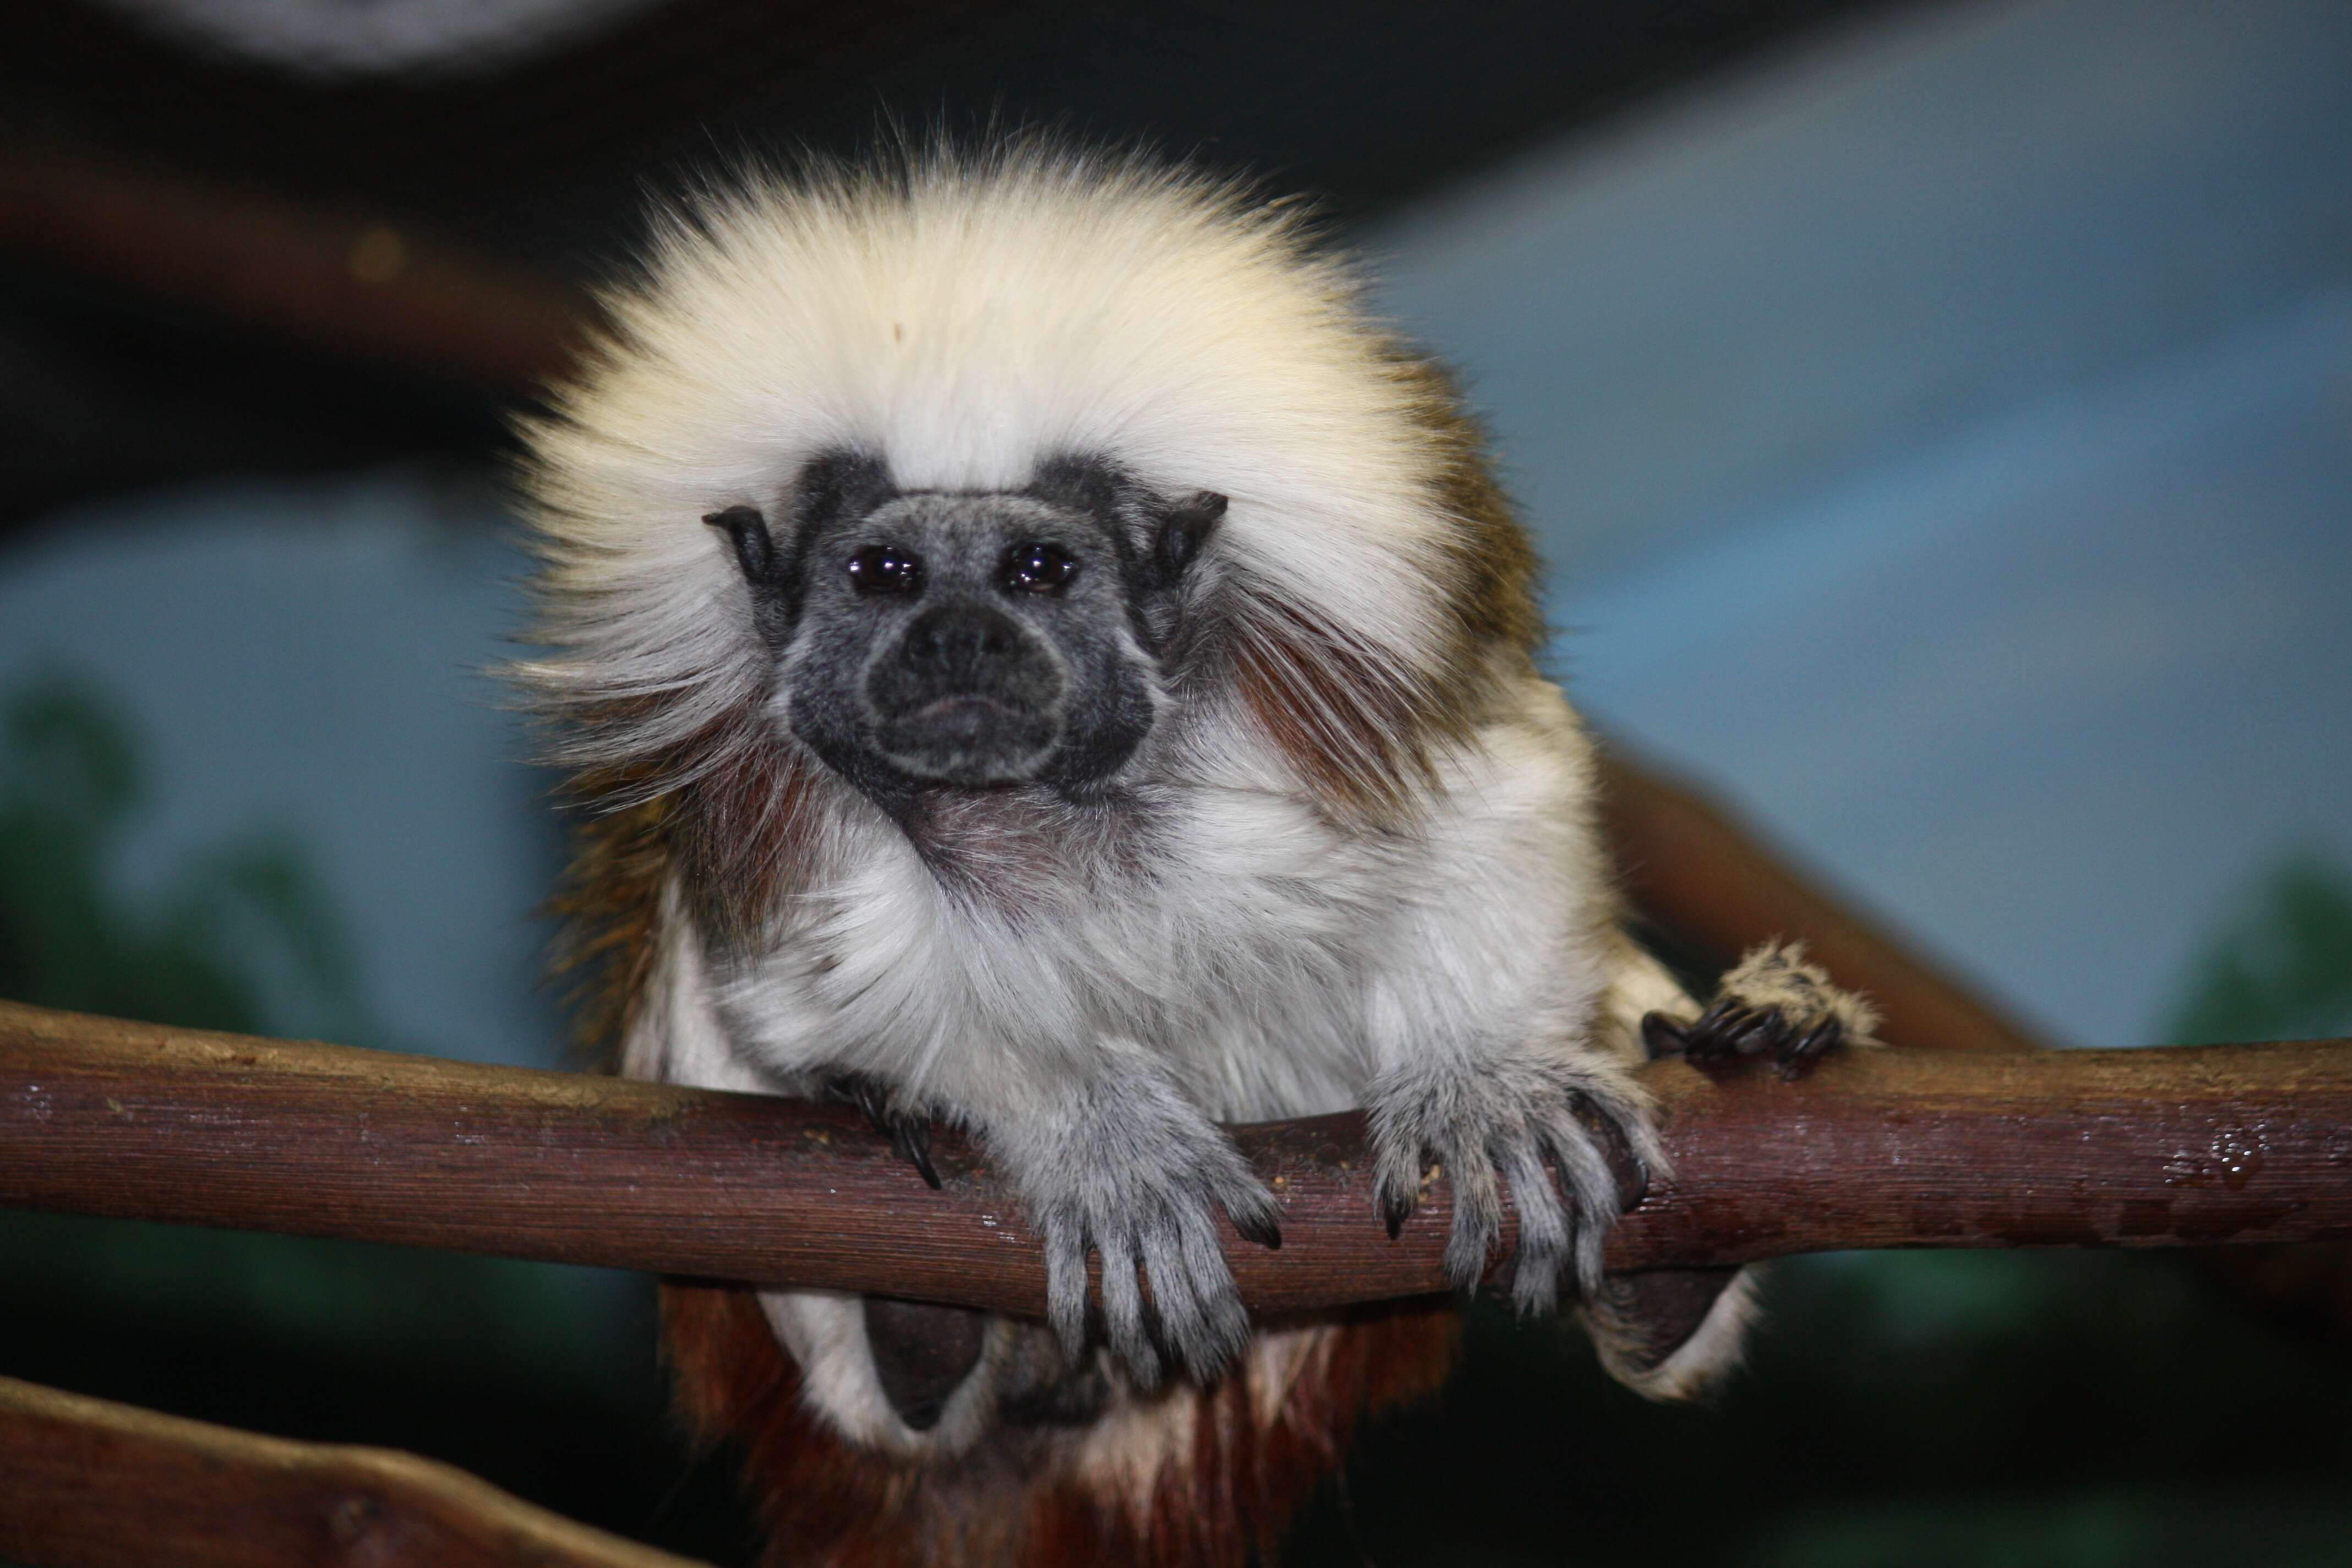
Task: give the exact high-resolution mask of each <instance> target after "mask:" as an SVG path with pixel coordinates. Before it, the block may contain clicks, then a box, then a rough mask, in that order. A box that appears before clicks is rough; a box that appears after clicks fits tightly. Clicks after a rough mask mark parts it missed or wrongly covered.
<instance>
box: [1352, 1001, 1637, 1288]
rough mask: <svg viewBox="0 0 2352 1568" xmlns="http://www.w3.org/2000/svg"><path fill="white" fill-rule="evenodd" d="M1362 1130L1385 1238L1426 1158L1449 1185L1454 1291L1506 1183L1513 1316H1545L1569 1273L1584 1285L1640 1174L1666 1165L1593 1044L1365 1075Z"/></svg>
mask: <svg viewBox="0 0 2352 1568" xmlns="http://www.w3.org/2000/svg"><path fill="white" fill-rule="evenodd" d="M1371 1127H1372V1152H1373V1160H1374V1163H1375V1164H1376V1167H1377V1171H1378V1174H1377V1176H1376V1178H1375V1181H1374V1184H1373V1191H1374V1195H1375V1196H1376V1197H1377V1199H1378V1201H1379V1203H1380V1206H1381V1214H1382V1215H1384V1216H1385V1217H1386V1218H1387V1220H1388V1224H1389V1234H1390V1235H1391V1236H1394V1235H1396V1234H1397V1233H1398V1231H1399V1230H1400V1229H1401V1228H1402V1226H1403V1225H1404V1222H1405V1219H1406V1217H1407V1216H1408V1215H1411V1214H1412V1210H1413V1206H1414V1205H1415V1204H1416V1203H1417V1202H1418V1201H1419V1198H1420V1193H1421V1185H1422V1178H1423V1173H1424V1172H1426V1171H1428V1170H1429V1168H1430V1166H1431V1164H1432V1163H1435V1165H1436V1166H1437V1167H1438V1168H1439V1169H1441V1170H1442V1171H1443V1172H1444V1176H1445V1179H1446V1181H1447V1182H1448V1183H1449V1184H1451V1185H1452V1187H1453V1190H1454V1230H1453V1234H1452V1235H1451V1236H1450V1237H1447V1240H1446V1244H1445V1271H1446V1273H1447V1274H1448V1275H1449V1276H1450V1277H1451V1278H1452V1279H1453V1280H1454V1284H1455V1285H1456V1286H1458V1287H1460V1288H1461V1289H1465V1290H1467V1289H1475V1287H1476V1285H1477V1283H1478V1280H1479V1279H1480V1277H1481V1276H1482V1275H1484V1274H1485V1273H1486V1260H1487V1258H1488V1256H1489V1255H1490V1254H1491V1253H1492V1252H1493V1251H1494V1248H1495V1243H1496V1237H1497V1236H1498V1235H1499V1234H1500V1232H1501V1229H1502V1223H1503V1194H1502V1183H1503V1181H1504V1180H1505V1179H1507V1180H1508V1181H1509V1182H1510V1184H1511V1194H1512V1196H1513V1198H1514V1199H1515V1200H1516V1202H1517V1207H1518V1211H1519V1246H1518V1253H1517V1258H1516V1260H1515V1261H1514V1263H1513V1266H1512V1270H1511V1281H1510V1291H1511V1300H1512V1301H1513V1303H1514V1304H1515V1305H1516V1306H1517V1308H1518V1310H1520V1311H1521V1312H1522V1313H1528V1312H1545V1311H1549V1310H1551V1309H1552V1308H1553V1306H1554V1305H1555V1304H1556V1303H1557V1301H1558V1300H1559V1284H1560V1277H1561V1275H1562V1274H1563V1273H1566V1272H1568V1271H1569V1270H1570V1269H1573V1270H1574V1281H1575V1285H1576V1288H1577V1289H1578V1290H1579V1291H1580V1292H1581V1293H1583V1294H1585V1295H1590V1294H1591V1292H1592V1290H1593V1289H1594V1288H1595V1287H1597V1286H1598V1285H1599V1284H1600V1282H1601V1243H1602V1242H1603V1241H1604V1240H1606V1239H1607V1237H1608V1234H1609V1227H1610V1226H1612V1225H1613V1224H1614V1223H1616V1219H1617V1216H1618V1215H1619V1214H1620V1213H1622V1211H1623V1210H1625V1209H1627V1208H1630V1207H1632V1206H1633V1205H1635V1204H1637V1203H1639V1202H1641V1201H1642V1194H1643V1192H1644V1191H1645V1190H1646V1189H1647V1187H1648V1184H1649V1175H1650V1173H1652V1172H1654V1171H1655V1172H1663V1171H1664V1170H1665V1168H1666V1158H1665V1151H1664V1148H1663V1147H1662V1146H1661V1145H1660V1143H1659V1142H1658V1135H1657V1131H1656V1130H1655V1129H1654V1127H1653V1126H1652V1125H1651V1121H1650V1115H1649V1109H1648V1106H1647V1103H1646V1102H1645V1101H1644V1100H1643V1097H1642V1094H1641V1091H1640V1090H1639V1089H1636V1088H1635V1087H1634V1086H1633V1081H1632V1080H1631V1079H1629V1078H1628V1077H1627V1076H1626V1075H1625V1071H1624V1069H1623V1068H1622V1067H1621V1066H1620V1065H1619V1064H1618V1063H1617V1062H1615V1061H1614V1060H1612V1059H1611V1058H1607V1057H1605V1056H1602V1055H1601V1054H1600V1053H1598V1052H1589V1051H1577V1050H1551V1051H1542V1050H1537V1049H1532V1048H1531V1049H1527V1050H1523V1051H1519V1052H1515V1053H1513V1054H1511V1055H1509V1056H1506V1057H1505V1058H1502V1059H1501V1060H1499V1061H1496V1060H1490V1059H1474V1058H1448V1059H1437V1060H1431V1059H1419V1060H1413V1061H1408V1062H1403V1063H1401V1064H1399V1065H1398V1066H1396V1067H1393V1068H1389V1069H1388V1070H1387V1071H1385V1072H1383V1073H1382V1074H1381V1076H1380V1077H1379V1078H1378V1079H1375V1080H1374V1081H1373V1084H1372V1089H1371ZM1547 1159H1549V1160H1550V1161H1551V1162H1552V1163H1553V1165H1554V1166H1555V1167H1556V1168H1557V1169H1558V1171H1559V1184H1558V1185H1557V1186H1555V1185H1554V1184H1553V1183H1552V1180H1551V1178H1550V1177H1549V1176H1548V1175H1547V1174H1546V1173H1545V1172H1544V1162H1545V1161H1546V1160H1547Z"/></svg>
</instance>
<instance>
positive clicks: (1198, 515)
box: [1152, 490, 1230, 586]
mask: <svg viewBox="0 0 2352 1568" xmlns="http://www.w3.org/2000/svg"><path fill="white" fill-rule="evenodd" d="M1229 504H1230V503H1229V502H1228V501H1227V500H1225V498H1224V497H1223V496H1221V495H1219V494H1218V493H1217V492H1216V491H1214V490H1195V491H1194V492H1193V493H1192V495H1191V496H1190V497H1189V498H1187V499H1186V500H1182V501H1181V502H1179V503H1178V504H1177V506H1176V508H1175V510H1172V511H1171V512H1170V513H1169V514H1168V519H1167V521H1165V522H1163V523H1161V524H1160V542H1159V543H1158V544H1157V545H1156V546H1154V547H1153V552H1152V553H1153V554H1154V555H1155V556H1156V557H1157V558H1158V559H1157V562H1156V564H1157V565H1158V566H1159V568H1160V582H1161V584H1163V585H1167V586H1173V585H1174V584H1175V582H1176V580H1177V579H1178V578H1180V577H1181V576H1183V575H1184V569H1185V568H1186V567H1187V566H1190V565H1191V564H1192V562H1193V560H1194V558H1195V557H1197V556H1198V555H1199V554H1200V553H1201V546H1202V545H1203V544H1206V543H1207V542H1209V535H1211V534H1212V533H1214V532H1215V531H1217V523H1218V521H1220V520H1221V519H1223V517H1224V515H1225V508H1226V507H1227V505H1229Z"/></svg>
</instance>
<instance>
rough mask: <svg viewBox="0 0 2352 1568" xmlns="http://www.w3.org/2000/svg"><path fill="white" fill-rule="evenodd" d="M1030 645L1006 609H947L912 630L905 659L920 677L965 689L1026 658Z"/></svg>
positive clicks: (928, 614) (903, 647)
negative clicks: (1020, 656) (1007, 662)
mask: <svg viewBox="0 0 2352 1568" xmlns="http://www.w3.org/2000/svg"><path fill="white" fill-rule="evenodd" d="M1026 641H1027V639H1026V638H1025V637H1024V636H1023V634H1022V631H1021V627H1020V626H1019V624H1018V623H1016V622H1015V621H1013V618H1012V617H1011V616H1007V615H1005V614H1004V613H1003V611H1001V610H997V609H993V608H992V607H990V606H989V605H969V604H967V605H940V606H939V607H938V608H936V609H932V610H927V611H925V612H924V613H923V615H922V616H920V617H919V619H918V620H917V621H916V622H915V624H914V625H912V626H908V628H907V635H906V638H905V640H904V641H903V642H902V643H900V645H899V658H902V659H904V660H905V661H906V663H907V667H908V669H909V670H910V671H911V672H913V673H915V674H917V675H919V676H922V677H925V678H926V679H929V680H932V681H937V682H940V684H942V685H946V686H954V687H962V686H966V685H969V684H971V683H973V682H976V681H978V680H980V679H982V677H984V676H986V675H987V674H989V673H991V672H992V670H994V669H995V668H997V667H999V666H1001V665H1003V663H1004V661H1005V660H1007V659H1009V658H1013V657H1014V656H1016V655H1018V654H1020V653H1022V652H1023V651H1024V647H1025V644H1026Z"/></svg>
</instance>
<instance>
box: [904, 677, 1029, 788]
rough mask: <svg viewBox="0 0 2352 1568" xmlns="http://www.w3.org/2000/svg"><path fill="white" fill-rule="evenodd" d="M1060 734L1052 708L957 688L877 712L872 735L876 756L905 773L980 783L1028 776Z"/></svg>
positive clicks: (928, 778)
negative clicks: (1041, 708)
mask: <svg viewBox="0 0 2352 1568" xmlns="http://www.w3.org/2000/svg"><path fill="white" fill-rule="evenodd" d="M1061 734H1062V724H1061V718H1060V715H1059V714H1058V713H1057V712H1055V711H1052V710H1047V711H1044V712H1041V711H1039V710H1036V709H1034V708H1031V707H1028V706H1026V705H1024V704H1020V703H1013V702H1008V701H1006V700H1003V698H1001V697H995V696H991V695H989V694H987V693H985V692H978V691H958V692H950V693H949V694H948V695H946V696H943V697H935V698H932V699H931V700H929V701H926V702H922V703H919V704H918V705H916V706H914V707H912V708H909V709H908V710H905V711H903V712H899V713H894V714H889V715H886V716H881V717H880V720H879V722H878V723H877V725H876V734H875V739H876V741H877V742H878V743H879V747H880V750H881V752H882V754H883V755H884V756H886V757H887V758H888V759H889V760H890V762H891V763H892V764H893V765H894V766H896V767H898V769H900V770H901V771H903V772H904V773H907V774H908V776H910V777H913V778H918V779H922V780H925V781H928V782H934V783H939V784H968V785H986V784H1019V783H1022V782H1024V781H1025V780H1028V779H1032V778H1034V777H1035V776H1036V775H1037V773H1038V770H1039V769H1040V768H1042V767H1043V766H1044V765H1045V762H1046V760H1047V759H1048V758H1049V757H1051V756H1052V754H1053V752H1054V748H1055V745H1056V743H1058V742H1059V741H1060V740H1061Z"/></svg>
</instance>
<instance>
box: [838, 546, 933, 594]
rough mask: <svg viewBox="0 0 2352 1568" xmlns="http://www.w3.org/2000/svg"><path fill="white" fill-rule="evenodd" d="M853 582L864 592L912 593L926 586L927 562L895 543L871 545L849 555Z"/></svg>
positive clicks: (850, 576)
mask: <svg viewBox="0 0 2352 1568" xmlns="http://www.w3.org/2000/svg"><path fill="white" fill-rule="evenodd" d="M849 582H850V585H851V586H852V587H854V588H856V590H857V591H858V592H859V593H861V594H911V593H913V592H914V591H915V590H916V589H918V588H919V587H921V586H922V585H923V563H921V562H920V561H918V560H916V559H915V557H914V556H913V555H911V554H909V553H908V552H906V551H904V550H901V549H899V548H898V546H897V545H895V544H869V545H867V546H866V548H865V549H863V550H861V551H859V552H857V553H856V554H855V555H853V556H851V557H850V558H849Z"/></svg>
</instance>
